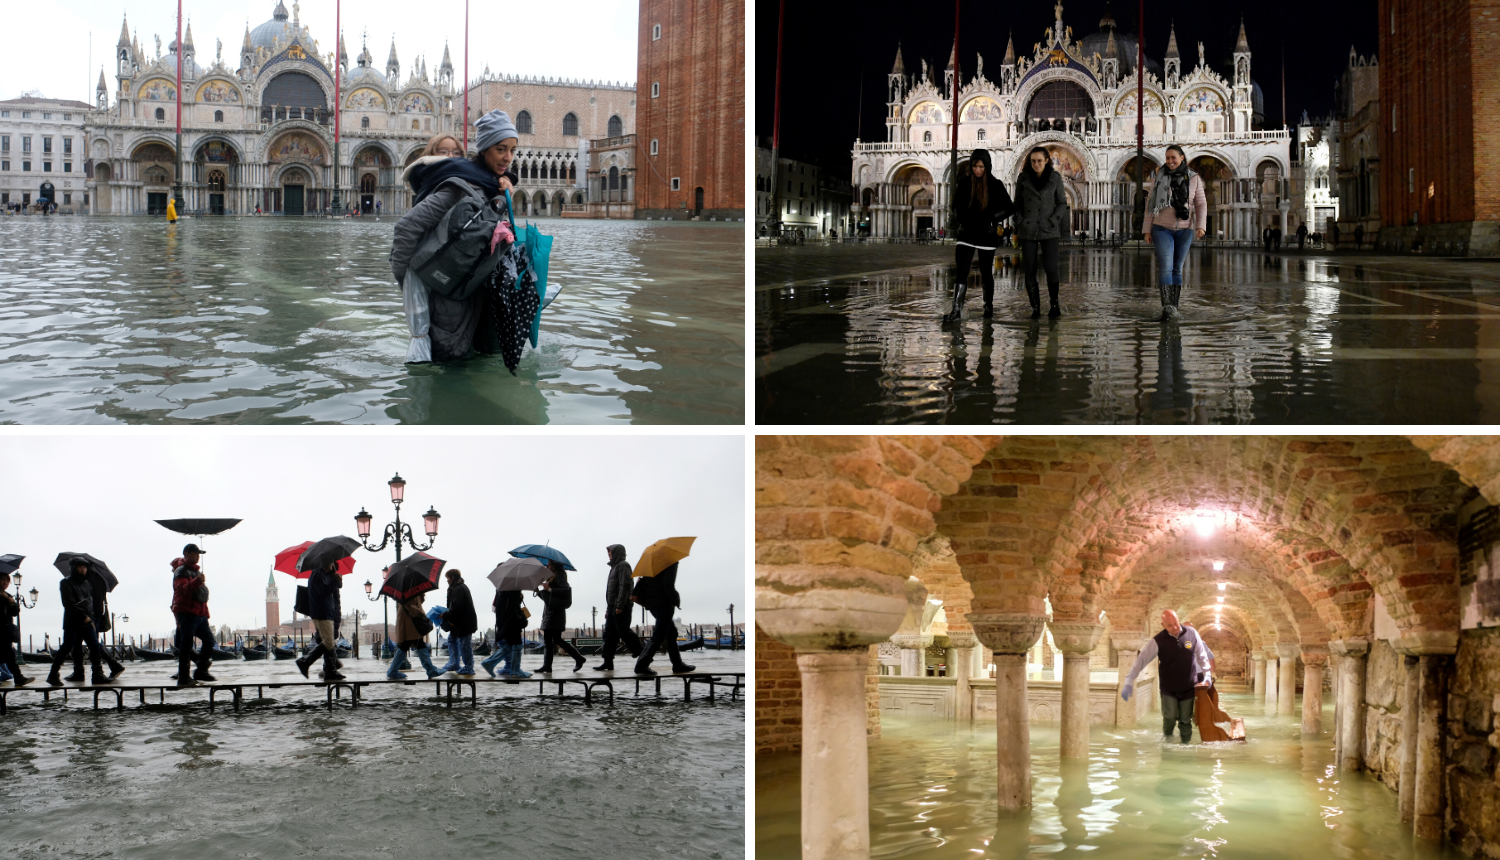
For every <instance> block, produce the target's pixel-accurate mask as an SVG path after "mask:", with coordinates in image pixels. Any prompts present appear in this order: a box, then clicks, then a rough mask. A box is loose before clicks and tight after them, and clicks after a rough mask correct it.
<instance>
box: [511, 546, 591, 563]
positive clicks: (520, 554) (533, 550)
mask: <svg viewBox="0 0 1500 860" xmlns="http://www.w3.org/2000/svg"><path fill="white" fill-rule="evenodd" d="M510 554H511V555H513V556H515V557H516V558H539V559H541V560H542V561H555V562H557V563H558V564H560V565H562V566H563V570H577V569H578V568H576V567H574V566H573V562H571V561H568V557H567V556H565V555H563V554H562V553H561V552H560V551H558V550H555V549H553V548H552V547H550V546H543V545H542V544H539V543H529V544H526V545H525V546H518V547H516V548H515V549H513V550H511V551H510Z"/></svg>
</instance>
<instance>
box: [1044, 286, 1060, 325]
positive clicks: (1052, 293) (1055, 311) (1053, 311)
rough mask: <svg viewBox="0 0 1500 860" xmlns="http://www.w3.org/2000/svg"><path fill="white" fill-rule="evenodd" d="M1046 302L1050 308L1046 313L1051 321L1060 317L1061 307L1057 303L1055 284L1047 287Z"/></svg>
mask: <svg viewBox="0 0 1500 860" xmlns="http://www.w3.org/2000/svg"><path fill="white" fill-rule="evenodd" d="M1047 301H1048V302H1049V303H1050V304H1051V308H1050V309H1049V310H1048V311H1047V316H1049V317H1052V318H1053V319H1057V318H1058V317H1060V316H1062V305H1060V304H1058V302H1057V284H1048V285H1047Z"/></svg>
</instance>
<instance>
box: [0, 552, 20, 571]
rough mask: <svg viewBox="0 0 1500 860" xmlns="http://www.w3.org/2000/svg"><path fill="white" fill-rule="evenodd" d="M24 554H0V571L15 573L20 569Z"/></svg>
mask: <svg viewBox="0 0 1500 860" xmlns="http://www.w3.org/2000/svg"><path fill="white" fill-rule="evenodd" d="M25 557H26V556H24V555H0V573H15V572H16V571H18V570H20V569H21V559H23V558H25Z"/></svg>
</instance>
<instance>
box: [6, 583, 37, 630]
mask: <svg viewBox="0 0 1500 860" xmlns="http://www.w3.org/2000/svg"><path fill="white" fill-rule="evenodd" d="M10 581H11V582H14V583H15V584H16V603H17V604H19V605H20V607H21V608H22V609H35V608H36V601H37V598H38V597H40V596H41V595H39V594H37V592H36V589H35V588H33V589H31V591H30V592H29V594H30V595H31V602H30V603H27V602H26V601H25V599H23V598H22V597H21V572H20V571H19V570H18V571H16V572H15V573H13V574H11V575H10ZM20 641H21V615H20V613H16V643H17V644H19V643H20Z"/></svg>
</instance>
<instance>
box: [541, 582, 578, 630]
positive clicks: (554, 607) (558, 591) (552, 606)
mask: <svg viewBox="0 0 1500 860" xmlns="http://www.w3.org/2000/svg"><path fill="white" fill-rule="evenodd" d="M572 593H573V586H571V585H569V584H568V572H567V571H565V570H560V571H558V572H557V575H556V576H554V577H553V578H552V582H551V583H549V584H548V585H547V589H546V590H545V591H540V590H539V591H537V593H536V596H537V597H540V598H541V599H542V602H543V603H545V604H547V608H546V609H545V610H543V611H542V629H543V630H553V631H556V630H561V629H563V628H564V627H567V626H568V610H566V609H564V608H563V607H562V604H564V603H571V602H572ZM565 594H566V597H567V599H563V598H564V595H565Z"/></svg>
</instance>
